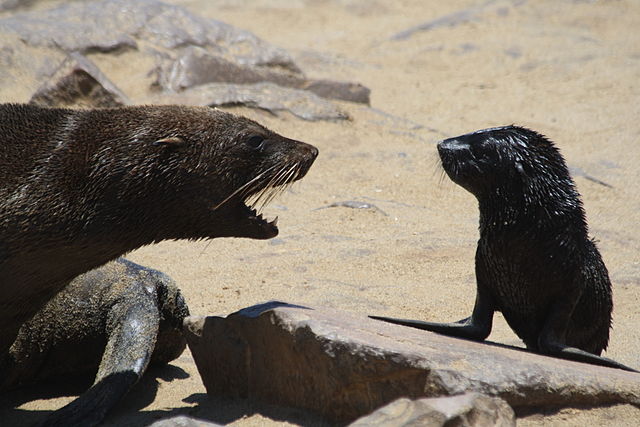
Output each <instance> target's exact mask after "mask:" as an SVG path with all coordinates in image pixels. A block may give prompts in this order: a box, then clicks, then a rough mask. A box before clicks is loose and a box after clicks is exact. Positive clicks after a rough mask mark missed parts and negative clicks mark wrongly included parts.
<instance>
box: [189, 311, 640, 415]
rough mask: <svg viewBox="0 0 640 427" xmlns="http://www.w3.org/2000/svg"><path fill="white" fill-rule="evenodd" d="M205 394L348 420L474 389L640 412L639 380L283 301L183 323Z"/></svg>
mask: <svg viewBox="0 0 640 427" xmlns="http://www.w3.org/2000/svg"><path fill="white" fill-rule="evenodd" d="M185 334H186V336H187V342H188V345H189V347H190V349H191V352H192V354H193V357H194V359H195V361H196V364H197V366H198V370H199V372H200V375H201V377H202V380H203V382H204V385H205V387H206V389H207V392H208V393H209V394H210V395H214V396H226V397H236V398H237V397H242V398H255V399H258V400H262V401H265V402H267V403H272V404H277V405H285V406H291V407H299V408H305V409H308V410H311V411H313V412H316V413H318V414H321V415H322V416H324V417H326V418H327V419H329V420H331V421H333V422H340V423H348V422H352V421H354V420H355V419H357V418H358V417H361V416H363V415H365V414H368V413H370V412H372V411H373V410H375V409H376V408H379V407H381V406H383V405H385V404H387V403H389V402H391V401H393V400H395V399H398V398H400V397H408V398H412V399H416V398H421V397H440V396H452V395H456V394H461V393H465V392H478V393H483V394H486V395H489V396H498V397H500V398H502V399H504V400H505V401H506V402H507V403H508V404H509V405H511V406H512V407H513V408H514V409H516V410H517V409H518V408H528V410H536V409H538V408H558V407H565V406H575V405H584V406H596V405H607V404H614V403H631V404H634V405H636V406H639V405H640V374H634V373H628V372H625V371H620V370H616V369H609V368H604V367H599V366H592V365H585V364H580V363H576V362H571V361H565V360H559V359H554V358H550V357H545V356H541V355H537V354H533V353H530V352H527V351H524V350H520V349H515V348H508V347H506V346H501V345H495V344H490V343H477V342H472V341H466V340H462V339H456V338H450V337H446V336H442V335H438V334H435V333H431V332H426V331H420V330H416V329H411V328H406V327H402V326H397V325H392V324H388V323H384V322H379V321H375V320H372V319H369V318H368V317H366V316H364V315H356V314H350V313H346V312H341V311H336V310H329V309H313V308H309V307H302V306H296V305H292V304H287V303H280V302H270V303H266V304H261V305H256V306H252V307H249V308H246V309H244V310H241V311H239V312H237V313H234V314H231V315H229V316H228V317H226V318H222V317H190V318H187V319H186V320H185Z"/></svg>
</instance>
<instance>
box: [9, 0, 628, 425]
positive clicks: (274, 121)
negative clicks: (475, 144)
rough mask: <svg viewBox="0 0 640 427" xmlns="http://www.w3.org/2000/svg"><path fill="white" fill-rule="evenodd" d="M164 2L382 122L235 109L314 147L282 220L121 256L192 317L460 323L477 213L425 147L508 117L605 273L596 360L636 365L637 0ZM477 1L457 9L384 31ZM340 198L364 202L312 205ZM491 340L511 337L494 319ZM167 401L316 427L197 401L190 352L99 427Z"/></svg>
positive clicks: (557, 417) (120, 77)
mask: <svg viewBox="0 0 640 427" xmlns="http://www.w3.org/2000/svg"><path fill="white" fill-rule="evenodd" d="M173 3H177V4H180V5H183V6H186V7H188V8H189V9H190V10H191V11H192V12H195V13H199V14H201V15H204V16H207V17H211V18H215V19H219V20H222V21H225V22H228V23H230V24H233V25H236V26H238V27H240V28H244V29H247V30H250V31H252V32H254V33H255V34H257V35H258V36H260V37H262V38H264V39H265V40H267V41H269V42H272V43H274V44H276V45H279V46H281V47H283V48H285V49H287V50H289V51H290V52H291V53H292V54H294V55H295V57H296V59H297V61H298V62H299V64H300V65H301V67H302V68H303V70H304V71H305V72H306V73H307V74H308V75H309V76H312V77H327V78H337V79H343V80H352V81H358V82H361V83H363V84H365V85H366V86H368V87H370V88H371V90H372V107H374V108H376V109H379V110H381V111H383V112H385V113H388V114H390V115H393V116H397V117H398V118H399V119H398V120H394V119H392V118H390V117H388V116H386V115H384V114H378V113H375V112H371V111H367V110H366V109H364V108H363V107H362V106H360V105H356V104H347V103H344V104H341V107H342V108H344V109H345V110H346V111H347V112H348V113H349V114H350V116H351V117H352V120H350V121H343V122H336V123H329V122H319V123H312V122H304V121H301V120H298V119H296V118H294V117H291V116H286V115H283V116H280V117H274V116H272V115H269V114H267V113H263V112H259V111H255V110H245V109H241V110H235V111H236V112H238V113H240V114H246V115H248V116H250V117H252V118H254V119H256V120H258V121H260V122H262V123H264V124H265V125H267V126H268V127H270V128H272V129H274V130H276V131H278V132H279V133H281V134H284V135H287V136H289V137H292V138H296V139H300V140H304V141H307V142H309V143H312V144H314V145H316V146H317V147H318V148H319V149H320V156H319V157H318V159H317V161H316V163H315V165H314V166H313V168H312V169H311V171H310V172H309V174H308V176H307V177H306V178H305V179H304V180H303V181H302V182H301V183H299V184H297V185H296V186H294V187H293V189H292V190H291V191H290V192H289V193H288V194H286V195H285V196H284V197H282V198H281V199H279V200H277V201H276V202H274V203H273V204H272V205H271V206H270V207H268V208H267V214H270V215H271V216H273V215H279V217H280V221H279V225H280V236H278V237H277V238H276V239H273V240H270V241H251V240H241V239H226V240H225V239H219V240H214V241H209V242H195V243H194V242H182V241H180V242H165V243H162V244H158V245H155V246H150V247H145V248H142V249H140V250H138V251H136V252H134V253H132V254H130V256H129V258H130V259H132V260H133V261H135V262H138V263H141V264H144V265H148V266H151V267H154V268H158V269H161V270H163V271H165V272H166V273H168V274H170V275H171V276H172V277H174V278H175V279H176V281H177V282H178V283H179V284H180V287H181V288H182V290H183V293H184V295H185V296H186V299H187V302H188V304H189V306H190V308H191V311H192V313H194V314H202V315H205V314H212V315H225V314H228V313H231V312H233V311H235V310H238V309H240V308H242V307H245V306H248V305H252V304H254V303H258V302H262V301H265V300H271V299H278V300H284V301H288V302H295V303H302V304H305V305H310V306H327V307H332V308H339V309H344V310H349V311H354V312H361V313H368V314H384V315H392V316H404V317H410V318H417V319H430V320H443V321H444V320H456V319H459V318H462V317H466V316H467V315H468V314H469V313H470V311H471V308H472V305H473V302H474V295H475V278H474V263H473V256H474V251H475V243H476V240H477V236H478V231H477V221H478V212H477V206H476V201H475V199H474V198H473V197H472V196H471V195H470V194H468V193H466V192H465V191H464V190H463V189H461V188H459V187H457V186H455V185H454V184H452V183H451V182H450V181H449V180H448V178H446V177H443V174H442V171H441V169H440V168H439V165H438V159H437V154H436V150H435V143H436V142H437V141H438V140H439V139H442V138H443V137H445V136H455V135H458V134H461V133H466V132H468V131H472V130H476V129H480V128H486V127H490V126H497V125H504V124H510V123H516V124H520V125H524V126H527V127H531V128H533V129H536V130H538V131H540V132H542V133H544V134H546V135H547V136H549V137H550V138H551V139H553V140H554V141H556V142H557V144H558V146H559V147H560V149H561V151H562V152H563V154H564V155H565V157H566V159H567V162H568V164H569V165H570V166H571V167H572V168H574V170H576V171H577V174H576V176H575V179H576V182H577V185H578V189H579V191H580V192H581V194H582V196H583V201H584V205H585V208H586V211H587V218H588V221H589V224H590V230H591V234H592V236H593V237H595V238H596V239H597V240H598V241H599V247H600V250H601V252H602V255H603V257H604V260H605V262H606V264H607V266H608V268H609V271H610V275H611V278H612V282H613V285H614V300H615V309H614V324H613V331H612V335H611V343H610V347H609V350H608V351H607V353H606V356H608V357H611V358H614V359H616V360H619V361H620V362H623V363H625V364H627V365H630V366H634V367H640V351H639V350H640V328H638V327H637V322H638V321H640V253H639V251H638V248H639V247H640V227H639V226H638V224H640V190H639V189H638V188H639V187H638V185H637V183H638V182H639V181H640V168H639V167H638V162H639V161H640V144H638V137H639V135H640V120H639V118H640V86H639V85H638V82H639V81H640V30H638V29H639V28H640V2H637V1H634V0H627V1H624V0H619V1H616V0H609V1H606V0H604V1H568V0H536V1H528V2H527V1H513V2H511V1H494V2H488V3H489V4H487V2H480V1H476V2H474V1H468V0H450V1H447V2H436V1H431V2H424V1H419V0H415V1H411V0H405V1H394V2H383V1H376V0H371V1H365V0H352V1H349V0H324V1H311V0H308V1H303V0H271V1H270V0H262V1H249V0H246V1H231V0H228V1H224V0H223V1H212V2H209V1H207V0H194V1H175V2H173ZM482 5H484V6H485V7H484V9H482V11H480V12H479V13H478V14H477V15H476V19H474V20H472V21H471V22H465V23H460V24H459V25H455V26H446V25H445V26H440V27H436V28H433V29H431V30H429V31H423V32H416V33H415V34H413V35H412V36H410V37H409V38H407V39H404V40H390V38H391V37H392V36H393V35H394V34H397V33H399V32H401V31H403V30H406V29H408V28H411V27H413V26H415V25H418V24H421V23H424V22H427V21H430V20H433V19H436V18H439V17H442V16H445V15H447V14H450V13H453V12H457V11H460V10H464V9H468V8H470V7H473V6H482ZM105 69H107V68H105ZM108 70H109V77H110V78H111V79H112V80H113V81H114V82H115V83H116V84H118V85H119V86H120V87H121V88H122V89H123V90H124V91H125V92H128V93H132V92H135V90H136V88H135V87H129V86H130V85H131V83H129V82H128V81H127V75H126V73H124V72H122V71H121V70H119V68H118V67H117V64H115V65H114V66H112V67H111V68H109V69H108ZM403 119H404V120H406V121H403ZM416 124H420V125H422V127H420V128H416V126H415V125H416ZM594 179H596V180H600V181H603V182H604V183H606V184H608V185H609V186H605V185H602V184H600V183H598V182H596V181H595V180H594ZM345 200H359V201H366V202H369V203H372V204H375V205H376V206H377V207H378V208H379V209H380V210H379V211H372V210H355V209H348V208H326V209H321V208H323V207H326V206H327V205H329V204H331V203H333V202H337V201H345ZM490 339H491V340H493V341H498V342H502V343H507V344H513V345H521V343H520V341H519V340H518V339H517V337H516V336H515V335H514V334H513V333H512V332H511V331H510V329H509V328H508V326H507V325H506V323H505V322H504V320H503V319H502V318H501V317H500V316H498V317H497V318H496V321H495V324H494V329H493V333H492V335H491V337H490ZM24 399H25V400H27V399H31V398H29V397H24ZM71 399H72V397H68V398H67V397H65V398H56V399H48V400H46V399H36V400H31V401H27V402H25V403H23V404H22V405H21V406H20V407H19V408H17V409H16V410H15V411H14V413H13V415H12V417H13V418H10V419H9V421H12V420H13V421H14V422H26V421H30V420H35V419H38V418H40V417H41V416H42V415H43V414H46V413H48V412H49V411H51V410H53V409H56V408H58V407H60V406H62V405H64V404H66V403H67V402H69V401H70V400H71ZM175 414H190V415H192V416H195V417H199V418H205V419H209V420H212V421H215V422H219V423H234V424H237V425H242V426H251V425H271V424H278V423H283V422H290V423H294V424H305V425H310V424H311V425H313V424H317V423H319V421H318V420H317V419H316V418H314V417H313V416H312V415H310V414H305V413H304V412H302V411H297V410H286V409H279V408H272V407H266V406H261V405H256V404H251V403H248V402H243V401H221V400H213V399H210V398H208V397H207V396H206V394H205V389H204V387H203V385H202V383H201V381H200V379H199V376H198V374H197V371H196V367H195V365H194V363H193V361H192V359H191V356H190V354H189V352H188V351H187V352H185V354H184V355H183V356H182V357H180V358H179V359H178V360H177V361H175V362H174V363H173V364H172V365H171V366H169V367H167V368H165V369H162V370H160V371H154V372H152V373H151V375H148V376H147V377H146V378H145V379H144V380H143V381H142V383H141V384H139V385H138V386H137V387H136V388H135V389H134V390H133V391H132V392H131V393H130V395H129V397H127V399H126V401H125V402H124V403H123V404H122V405H121V406H120V407H119V408H118V410H117V411H115V413H113V415H112V416H111V417H110V418H109V419H108V422H107V425H141V424H146V423H149V422H152V421H154V420H156V419H157V418H160V417H165V416H169V415H175ZM637 419H640V410H638V409H636V408H632V407H630V406H616V407H610V408H598V409H593V410H588V411H586V410H577V409H566V410H562V411H559V412H552V413H549V414H546V415H545V416H543V415H538V414H537V415H531V416H528V417H524V418H521V419H520V420H519V421H520V423H521V424H522V425H542V424H544V425H556V424H557V425H585V424H586V425H625V424H628V425H634V424H635V422H637Z"/></svg>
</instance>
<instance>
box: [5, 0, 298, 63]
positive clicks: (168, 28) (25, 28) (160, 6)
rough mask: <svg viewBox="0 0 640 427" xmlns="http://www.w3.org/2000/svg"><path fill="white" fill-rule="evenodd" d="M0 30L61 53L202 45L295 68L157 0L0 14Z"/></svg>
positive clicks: (239, 33)
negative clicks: (141, 44) (144, 45)
mask: <svg viewBox="0 0 640 427" xmlns="http://www.w3.org/2000/svg"><path fill="white" fill-rule="evenodd" d="M106 17H108V19H105V18H106ZM0 31H2V32H8V33H15V34H17V35H19V36H20V38H21V39H22V40H24V42H25V43H26V44H28V45H31V46H46V47H53V48H58V49H62V50H64V51H65V52H74V51H78V52H81V53H84V52H91V51H101V52H108V51H112V50H116V49H123V48H125V49H126V48H138V47H139V43H140V42H144V43H148V44H151V45H154V46H156V47H158V48H164V49H166V50H173V49H177V48H180V47H185V46H202V47H206V48H210V49H213V50H214V51H215V52H217V53H219V54H221V55H224V56H226V57H229V58H233V59H234V60H236V61H237V62H239V63H240V64H243V65H270V66H278V67H283V68H285V69H290V70H292V71H296V72H298V71H299V70H298V68H297V66H296V65H295V64H294V63H293V61H292V59H291V57H290V56H289V55H288V54H287V52H285V51H284V50H283V49H280V48H277V47H275V46H272V45H270V44H268V43H266V42H264V41H263V40H261V39H259V38H258V37H256V36H255V35H253V34H251V33H250V32H248V31H243V30H239V29H237V28H235V27H233V26H231V25H228V24H225V23H223V22H220V21H215V20H211V19H206V18H202V17H199V16H196V15H193V14H191V13H189V12H188V11H187V10H186V9H184V8H181V7H178V6H172V5H169V4H166V3H162V2H159V1H155V0H139V1H135V2H131V1H128V0H102V1H96V2H86V3H85V2H78V3H70V4H64V5H62V6H60V7H57V8H54V9H51V10H45V11H38V12H32V13H21V14H17V15H14V16H12V17H8V18H5V19H2V20H0Z"/></svg>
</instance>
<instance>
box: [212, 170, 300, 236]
mask: <svg viewBox="0 0 640 427" xmlns="http://www.w3.org/2000/svg"><path fill="white" fill-rule="evenodd" d="M306 169H308V168H304V167H303V165H302V164H301V163H300V162H296V163H295V164H293V165H287V166H284V167H282V166H281V167H279V168H277V169H276V167H275V166H272V167H271V168H268V169H266V170H265V171H263V172H261V173H259V174H258V175H257V176H256V177H254V178H252V179H251V180H249V181H248V182H246V183H245V184H243V185H242V186H240V187H239V188H238V189H236V190H235V191H234V192H233V193H231V195H229V196H228V197H227V198H225V199H224V200H223V201H222V202H220V203H218V205H216V206H215V207H214V208H213V210H218V209H222V208H223V207H224V206H225V205H226V206H227V207H229V208H231V209H232V210H233V216H234V218H235V219H236V220H237V222H239V223H242V224H243V226H244V227H245V228H246V229H248V232H249V233H248V234H250V236H251V237H254V238H266V239H268V238H271V237H275V236H277V235H278V217H277V216H276V217H275V218H274V219H271V220H269V219H267V218H265V217H264V216H263V210H264V208H265V207H266V206H267V205H268V204H269V203H270V202H271V201H273V200H274V199H275V198H276V197H278V196H279V195H281V194H282V193H284V192H285V191H287V190H288V189H289V187H291V185H292V184H293V183H294V182H295V181H297V180H299V179H301V178H302V177H303V176H304V175H305V172H306Z"/></svg>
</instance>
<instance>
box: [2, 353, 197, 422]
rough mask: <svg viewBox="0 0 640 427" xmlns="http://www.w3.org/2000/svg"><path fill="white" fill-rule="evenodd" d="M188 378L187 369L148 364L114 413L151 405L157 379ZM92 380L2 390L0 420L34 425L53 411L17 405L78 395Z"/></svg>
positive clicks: (124, 412) (78, 379)
mask: <svg viewBox="0 0 640 427" xmlns="http://www.w3.org/2000/svg"><path fill="white" fill-rule="evenodd" d="M188 377H189V374H188V373H187V372H186V371H184V370H183V369H182V368H179V367H177V366H174V365H171V364H169V365H165V366H161V367H149V369H148V370H147V372H145V374H144V376H143V377H142V379H141V380H140V382H138V384H136V385H135V386H134V387H133V388H132V389H131V390H130V391H129V393H128V394H127V396H126V397H125V398H124V399H123V401H122V402H121V403H120V404H119V405H117V406H116V408H115V409H114V411H113V414H114V415H115V417H117V414H122V415H124V414H127V416H129V415H130V414H131V413H135V412H139V411H140V410H141V409H143V408H145V407H146V406H148V405H150V404H151V403H152V402H153V401H154V400H155V397H156V394H157V392H158V386H159V384H160V382H159V381H158V379H162V380H163V381H165V382H170V381H173V380H175V379H185V378H188ZM92 382H93V378H92V376H81V377H74V378H65V379H64V381H57V382H46V383H41V384H37V385H33V386H26V387H21V388H19V389H16V390H11V391H9V392H5V393H3V394H2V395H0V419H3V420H8V422H9V424H10V425H34V424H37V423H40V422H42V421H44V419H45V418H46V417H47V416H48V415H49V414H51V413H52V412H54V411H53V410H37V409H36V410H30V409H21V408H19V406H22V405H23V404H25V403H27V402H32V401H34V400H44V399H54V398H59V397H65V396H74V397H77V396H79V395H81V394H82V393H84V392H85V391H86V390H87V389H88V388H89V387H91V384H92ZM63 406H64V405H63ZM115 417H114V418H115ZM109 418H111V417H110V416H109V417H108V418H107V421H108V420H109ZM156 420H157V417H155V418H152V421H151V422H153V421H156Z"/></svg>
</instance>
